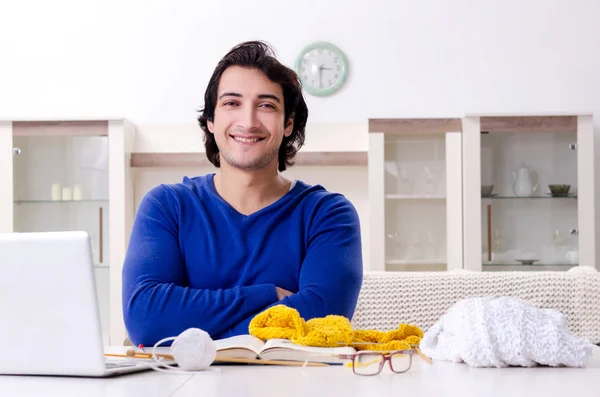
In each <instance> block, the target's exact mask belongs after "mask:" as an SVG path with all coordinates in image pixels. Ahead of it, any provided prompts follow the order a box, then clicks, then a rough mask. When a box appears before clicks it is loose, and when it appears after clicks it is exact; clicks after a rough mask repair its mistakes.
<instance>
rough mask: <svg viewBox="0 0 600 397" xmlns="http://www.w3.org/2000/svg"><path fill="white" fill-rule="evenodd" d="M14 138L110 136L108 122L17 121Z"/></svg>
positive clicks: (14, 126)
mask: <svg viewBox="0 0 600 397" xmlns="http://www.w3.org/2000/svg"><path fill="white" fill-rule="evenodd" d="M12 128H13V136H108V121H106V120H76V121H71V120H53V121H15V122H14V123H13V127H12Z"/></svg>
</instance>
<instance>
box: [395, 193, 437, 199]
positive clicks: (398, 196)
mask: <svg viewBox="0 0 600 397" xmlns="http://www.w3.org/2000/svg"><path fill="white" fill-rule="evenodd" d="M385 198H386V199H388V200H445V199H446V196H445V195H443V194H395V193H391V194H386V195H385Z"/></svg>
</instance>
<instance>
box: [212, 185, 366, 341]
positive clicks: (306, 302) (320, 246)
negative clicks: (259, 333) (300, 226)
mask: <svg viewBox="0 0 600 397" xmlns="http://www.w3.org/2000/svg"><path fill="white" fill-rule="evenodd" d="M362 280H363V263H362V242H361V233H360V221H359V218H358V213H357V212H356V209H355V208H354V206H353V205H352V203H351V202H350V201H349V200H347V199H346V198H345V197H344V196H341V195H337V194H336V195H332V196H330V197H329V198H328V199H327V200H326V201H325V202H324V203H322V204H321V205H320V206H319V207H318V209H317V210H316V213H315V215H314V218H313V219H312V222H311V226H310V228H309V236H308V249H307V252H306V256H305V258H304V261H303V262H302V268H301V270H300V280H299V286H298V287H299V290H298V291H297V292H296V291H291V292H296V293H294V294H292V295H290V296H288V297H286V298H284V299H282V300H281V301H278V302H274V303H273V304H271V305H269V307H270V306H274V305H278V304H283V305H286V306H289V307H293V308H294V309H296V310H298V312H299V313H300V317H302V318H303V319H304V320H309V319H311V318H318V317H325V316H327V315H330V314H335V315H340V316H344V317H346V318H348V319H352V316H353V315H354V310H355V309H356V304H357V301H358V295H359V292H360V288H361V286H362ZM280 287H282V288H286V286H285V285H280ZM288 288H289V287H288ZM265 309H266V308H265ZM252 318H254V314H253V315H251V316H248V317H247V318H245V319H244V320H243V321H241V322H240V323H238V324H236V325H235V326H234V327H232V328H231V329H230V330H229V332H227V334H225V335H223V337H227V336H232V335H237V334H247V333H248V325H249V324H250V321H251V320H252Z"/></svg>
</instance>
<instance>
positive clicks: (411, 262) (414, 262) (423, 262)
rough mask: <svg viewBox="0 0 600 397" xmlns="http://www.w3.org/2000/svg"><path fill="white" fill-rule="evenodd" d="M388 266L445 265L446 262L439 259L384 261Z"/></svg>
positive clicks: (391, 259)
mask: <svg viewBox="0 0 600 397" xmlns="http://www.w3.org/2000/svg"><path fill="white" fill-rule="evenodd" d="M385 263H387V264H388V265H445V264H446V263H447V261H445V260H441V259H393V258H390V259H386V261H385Z"/></svg>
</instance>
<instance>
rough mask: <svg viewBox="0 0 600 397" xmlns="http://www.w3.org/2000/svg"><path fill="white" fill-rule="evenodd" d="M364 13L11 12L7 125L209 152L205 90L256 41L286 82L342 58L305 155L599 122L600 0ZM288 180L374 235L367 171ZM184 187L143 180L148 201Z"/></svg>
mask: <svg viewBox="0 0 600 397" xmlns="http://www.w3.org/2000/svg"><path fill="white" fill-rule="evenodd" d="M357 4H358V5H353V6H349V3H348V1H347V0H329V1H322V0H306V1H301V2H297V1H282V0H263V1H260V2H251V1H246V0H244V1H242V0H232V1H197V0H179V1H171V0H95V1H91V0H87V1H86V0H54V1H52V2H49V1H44V0H21V1H16V0H13V1H10V2H2V3H1V4H0V15H2V16H3V18H2V23H0V119H2V118H8V119H12V118H21V117H23V118H27V117H32V116H33V117H37V118H67V119H68V118H81V117H83V118H86V117H99V118H104V117H111V116H114V117H119V116H122V117H126V118H128V119H130V120H131V121H132V122H133V123H134V124H135V125H136V126H137V128H138V136H137V138H136V143H135V151H141V152H152V151H196V150H201V149H202V145H201V135H200V130H199V128H198V127H197V126H196V121H195V119H196V116H197V113H196V111H197V110H198V109H199V108H200V107H201V106H202V98H203V93H204V89H205V86H206V84H207V81H208V79H209V77H210V75H211V73H212V70H213V68H214V66H215V64H216V63H217V61H218V60H219V59H220V57H221V56H222V55H223V54H224V53H225V52H226V51H228V50H229V49H230V48H231V47H232V46H233V45H235V44H237V43H239V42H240V41H243V40H248V39H263V40H267V41H269V42H271V43H272V44H273V45H274V47H275V48H276V50H277V52H278V55H279V57H280V59H281V60H282V61H283V62H284V63H285V64H287V65H290V66H291V65H293V63H294V61H295V57H296V56H297V54H298V53H299V51H300V50H301V49H302V48H303V46H305V45H307V44H308V43H310V42H312V41H315V40H328V41H331V42H333V43H334V44H336V45H338V46H339V47H340V48H341V49H342V50H344V51H345V52H346V54H347V56H348V59H349V61H350V73H349V78H348V82H347V84H346V85H345V87H343V89H342V90H341V91H340V92H339V93H338V94H336V95H334V96H331V97H328V98H315V97H311V96H307V102H308V106H309V114H310V115H309V123H310V125H309V129H308V133H307V146H306V149H307V150H366V149H367V146H368V143H367V142H368V140H367V136H366V131H367V128H366V122H367V120H368V118H376V117H445V116H458V117H460V116H462V115H463V114H464V113H483V112H494V113H502V112H507V113H511V112H517V113H523V112H530V113H539V112H544V113H547V112H562V111H564V112H593V113H596V117H597V119H598V116H597V115H598V114H599V112H598V110H600V74H598V73H597V70H598V65H600V52H598V51H597V46H596V44H597V43H598V42H600V28H598V27H597V18H596V16H597V15H600V2H598V1H597V0H528V1H523V0H486V1H481V0H421V1H414V0H371V1H362V2H360V3H357ZM597 122H598V121H596V123H597ZM173 131H179V133H176V134H175V133H173ZM192 171H193V170H192ZM580 172H585V170H580ZM292 173H297V174H298V175H301V176H303V177H305V179H308V180H309V181H311V182H312V181H315V182H317V183H322V184H324V185H325V186H326V187H329V186H331V187H332V189H338V190H340V191H342V192H343V193H345V194H347V195H348V196H349V197H350V198H351V199H352V200H353V202H354V203H355V204H356V205H357V207H358V208H359V212H360V214H361V222H362V224H363V227H364V225H367V224H368V219H367V218H368V213H367V210H366V208H367V205H366V203H367V201H366V200H367V196H366V189H367V181H366V178H367V176H366V169H364V167H363V168H361V167H358V168H357V169H350V168H349V169H344V170H338V171H334V170H329V171H327V172H324V173H321V174H319V175H316V174H314V173H311V172H309V171H308V170H307V169H297V170H293V171H292ZM349 173H351V174H352V175H351V176H349ZM180 176H181V174H179V173H178V171H173V170H171V171H169V170H165V171H160V172H158V173H152V172H150V173H138V180H137V182H136V187H137V189H138V190H137V195H138V197H139V196H140V195H141V194H143V193H144V192H145V191H146V190H147V189H148V188H149V187H151V186H153V185H154V184H156V183H161V182H164V181H166V180H175V181H176V180H180ZM341 181H345V182H341ZM363 189H364V190H363ZM363 231H364V232H367V231H366V230H365V229H363ZM365 240H367V239H365ZM366 250H368V247H366Z"/></svg>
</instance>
